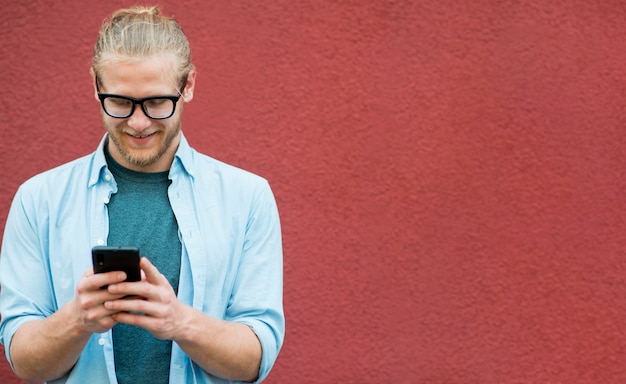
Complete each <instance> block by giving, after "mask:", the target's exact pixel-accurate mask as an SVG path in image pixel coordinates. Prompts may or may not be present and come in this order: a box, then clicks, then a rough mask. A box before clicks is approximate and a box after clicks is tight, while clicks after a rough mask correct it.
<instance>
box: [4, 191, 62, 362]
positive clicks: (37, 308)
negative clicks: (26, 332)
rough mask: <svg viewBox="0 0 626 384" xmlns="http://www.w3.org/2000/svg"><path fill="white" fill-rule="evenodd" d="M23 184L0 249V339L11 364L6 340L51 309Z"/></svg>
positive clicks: (32, 207)
mask: <svg viewBox="0 0 626 384" xmlns="http://www.w3.org/2000/svg"><path fill="white" fill-rule="evenodd" d="M29 196H31V194H29V193H28V192H27V191H26V190H25V188H24V187H20V189H19V190H18V192H17V193H16V195H15V198H14V199H13V203H12V205H11V209H10V211H9V215H8V218H7V222H6V226H5V230H4V237H3V241H2V250H1V251H0V286H1V289H0V315H1V317H2V320H1V322H0V342H1V343H2V344H4V346H5V352H6V356H7V360H8V361H9V363H10V364H11V366H12V365H13V364H12V361H11V356H10V344H11V341H12V339H13V336H14V334H15V332H16V331H17V330H18V328H19V327H20V326H21V325H23V324H24V323H25V322H27V321H31V320H35V319H41V318H44V317H47V316H49V315H51V314H52V313H53V312H54V299H53V297H52V294H51V290H50V281H49V275H48V273H47V272H46V271H47V270H48V268H47V266H46V262H44V257H43V251H42V250H43V248H44V247H43V246H42V245H43V244H44V243H45V238H42V237H41V236H40V234H39V232H38V221H37V217H36V214H35V212H36V211H37V208H36V207H35V205H34V204H33V199H30V198H29Z"/></svg>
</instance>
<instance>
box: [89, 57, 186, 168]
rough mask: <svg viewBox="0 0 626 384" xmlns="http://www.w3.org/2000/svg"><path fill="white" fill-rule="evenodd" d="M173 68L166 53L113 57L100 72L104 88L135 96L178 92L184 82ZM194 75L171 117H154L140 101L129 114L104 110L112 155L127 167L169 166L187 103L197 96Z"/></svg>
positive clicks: (111, 91) (102, 112)
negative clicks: (174, 74) (130, 58)
mask: <svg viewBox="0 0 626 384" xmlns="http://www.w3.org/2000/svg"><path fill="white" fill-rule="evenodd" d="M172 68H173V60H172V59H169V58H167V57H162V56H155V57H153V58H149V59H146V60H137V61H132V62H129V61H121V60H110V61H107V62H105V64H104V65H103V66H102V69H101V73H100V74H98V80H99V82H100V92H101V93H107V94H115V95H120V96H127V97H132V98H135V99H140V98H145V97H151V96H176V95H177V94H178V91H179V90H180V86H181V84H179V83H177V80H178V79H174V78H173V77H172ZM194 79H195V73H193V71H192V73H190V74H189V77H188V80H187V84H186V86H185V89H184V90H183V91H182V97H181V98H180V99H179V100H178V102H177V103H176V109H175V112H174V115H172V116H171V117H170V118H167V119H163V120H155V119H151V118H149V117H148V116H146V115H145V114H144V112H143V110H142V109H141V106H139V105H137V106H136V107H135V110H134V111H133V113H132V115H131V116H129V117H127V118H114V117H110V116H108V115H107V114H105V113H104V111H102V110H101V114H102V121H103V122H104V127H105V128H106V130H107V132H108V133H109V147H108V148H109V152H110V153H111V156H113V158H114V159H115V160H116V161H117V162H119V163H120V164H122V165H123V166H124V167H126V168H129V169H132V170H135V171H139V172H162V171H166V170H168V169H169V168H170V166H171V164H172V161H173V159H174V155H175V153H176V149H177V148H178V144H179V142H180V127H181V117H182V112H183V103H184V102H185V101H190V100H191V98H192V97H193V86H194ZM94 84H95V81H94ZM96 97H97V95H96Z"/></svg>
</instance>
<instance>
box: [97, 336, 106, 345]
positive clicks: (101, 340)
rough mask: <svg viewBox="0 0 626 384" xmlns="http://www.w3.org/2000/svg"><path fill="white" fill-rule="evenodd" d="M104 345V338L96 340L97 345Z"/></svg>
mask: <svg viewBox="0 0 626 384" xmlns="http://www.w3.org/2000/svg"><path fill="white" fill-rule="evenodd" d="M104 343H106V341H104V338H102V337H101V338H100V340H98V344H100V345H104Z"/></svg>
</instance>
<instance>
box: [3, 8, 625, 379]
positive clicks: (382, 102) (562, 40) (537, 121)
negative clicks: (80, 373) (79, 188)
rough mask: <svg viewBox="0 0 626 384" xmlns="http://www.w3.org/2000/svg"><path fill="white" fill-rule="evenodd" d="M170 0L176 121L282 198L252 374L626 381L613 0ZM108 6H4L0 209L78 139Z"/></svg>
mask: <svg viewBox="0 0 626 384" xmlns="http://www.w3.org/2000/svg"><path fill="white" fill-rule="evenodd" d="M182 3H183V2H177V1H161V4H163V5H164V9H165V12H166V13H173V14H175V15H176V16H177V17H178V18H179V20H180V21H181V23H182V25H183V26H184V28H185V31H186V32H187V34H188V35H189V38H190V40H191V44H192V48H193V54H194V60H195V63H196V66H197V68H198V70H199V77H198V84H197V88H196V95H195V98H194V100H193V102H192V103H190V104H189V105H188V107H187V110H186V115H185V119H184V130H185V132H186V134H187V136H188V138H189V139H190V141H191V142H192V144H193V145H194V146H195V147H196V148H197V149H199V150H201V151H203V152H205V153H209V154H211V155H213V156H214V157H217V158H219V159H222V160H224V161H226V162H230V163H233V164H235V165H238V166H241V167H243V168H247V169H249V170H251V171H253V172H256V173H259V174H262V175H264V176H265V177H267V178H268V179H269V180H270V182H271V185H272V186H273V189H274V191H275V194H276V198H277V200H278V204H279V208H280V211H281V215H282V223H283V231H284V250H285V312H286V316H287V336H286V340H285V345H284V348H283V350H282V352H281V354H280V356H279V359H278V361H277V364H276V366H275V369H274V371H273V372H272V374H271V375H270V378H269V380H268V382H270V383H299V382H306V383H329V382H333V383H344V382H346V383H349V382H360V383H381V382H399V383H414V382H421V383H494V384H495V383H623V382H626V365H625V364H624V358H625V357H626V334H625V331H624V319H625V316H626V300H625V299H626V215H625V214H624V212H625V209H626V193H624V190H625V188H626V151H625V150H624V146H625V144H626V128H625V123H626V108H625V107H624V106H625V105H626V98H625V93H626V82H625V80H626V70H625V69H624V63H625V62H626V43H625V42H626V5H625V3H624V2H622V1H617V0H604V1H588V0H570V1H564V0H563V1H543V0H529V1H489V0H478V1H452V0H444V1H442V0H424V1H400V0H398V1H392V0H387V1H383V0H379V1H365V0H363V1H332V0H321V1H298V0H296V1H293V0H266V1H252V0H244V1H235V2H232V1H226V0H221V1H219V0H218V1H200V0H196V1H187V2H184V5H181V4H182ZM130 4H131V3H128V2H125V1H107V2H96V1H91V2H88V3H86V2H85V1H84V0H80V1H79V0H66V1H64V2H61V3H58V2H57V3H55V4H54V5H52V3H50V2H44V1H35V0H29V1H19V2H17V1H15V2H11V3H8V4H5V5H3V7H2V12H0V89H2V92H0V106H1V107H0V175H1V176H2V183H0V224H1V225H2V227H4V222H5V219H6V215H7V212H8V209H9V203H10V200H11V198H12V196H13V193H14V192H15V190H16V188H17V187H18V185H19V184H20V183H22V182H23V181H24V180H25V179H26V178H28V177H29V176H31V175H33V174H35V173H37V172H40V171H42V170H45V169H47V168H50V167H52V166H54V165H57V164H60V163H63V162H66V161H68V160H70V159H73V158H75V157H77V156H80V155H83V154H86V153H88V152H89V151H91V150H93V149H94V148H95V146H96V144H97V141H98V139H99V138H100V136H101V135H102V133H103V129H102V128H101V124H100V121H99V114H98V104H97V103H96V102H95V101H94V100H93V95H92V92H93V91H92V87H91V83H90V77H89V75H88V67H89V63H90V57H91V49H92V46H93V43H94V41H95V38H96V32H97V29H98V27H99V26H100V23H101V21H102V19H103V18H104V17H105V15H107V14H108V13H109V12H110V11H112V10H113V9H114V8H116V7H118V6H122V5H130ZM10 377H11V374H10V370H9V369H8V368H7V366H6V364H4V365H2V368H0V378H1V379H2V380H1V381H2V382H3V383H11V382H17V381H14V380H12V379H11V378H10Z"/></svg>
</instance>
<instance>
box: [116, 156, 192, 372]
mask: <svg viewBox="0 0 626 384" xmlns="http://www.w3.org/2000/svg"><path fill="white" fill-rule="evenodd" d="M105 155H106V159H107V163H108V165H109V169H110V170H111V173H113V176H114V177H115V181H116V183H117V192H116V193H115V194H113V195H111V198H110V200H109V204H108V212H109V237H108V245H111V246H133V247H137V248H139V251H140V253H141V256H145V257H147V258H148V259H149V260H150V262H151V263H152V264H154V265H155V266H156V267H157V268H158V269H159V271H160V272H161V273H162V274H163V275H165V277H166V278H167V279H168V280H169V282H170V284H171V285H172V287H173V288H174V291H175V292H178V279H179V276H180V261H181V254H182V245H181V242H180V239H179V237H178V224H177V222H176V218H175V217H174V212H173V211H172V207H171V205H170V202H169V198H168V194H167V190H168V187H169V185H170V183H171V180H169V178H168V172H159V173H142V172H135V171H132V170H129V169H126V168H124V167H123V166H121V165H120V164H118V163H117V162H116V161H115V160H113V158H112V157H111V156H110V154H109V153H108V150H107V149H106V146H105ZM113 349H114V356H115V372H116V374H117V379H118V382H119V383H120V384H126V383H132V384H140V383H146V384H148V383H149V384H157V383H168V382H169V370H170V359H171V354H172V342H171V341H170V340H159V339H157V338H155V337H154V336H152V334H151V333H150V332H148V331H147V330H145V329H143V328H140V327H136V326H131V325H127V324H117V325H115V326H114V327H113Z"/></svg>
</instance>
